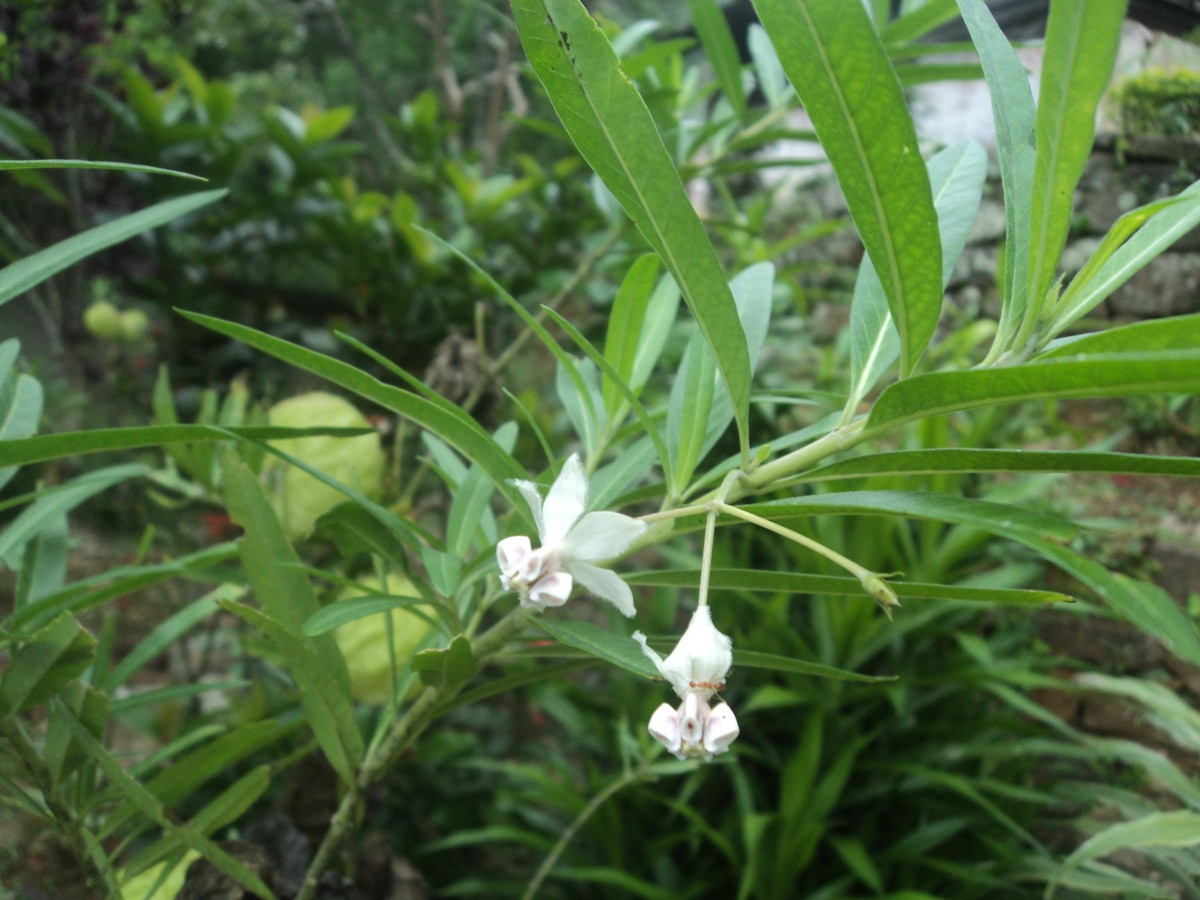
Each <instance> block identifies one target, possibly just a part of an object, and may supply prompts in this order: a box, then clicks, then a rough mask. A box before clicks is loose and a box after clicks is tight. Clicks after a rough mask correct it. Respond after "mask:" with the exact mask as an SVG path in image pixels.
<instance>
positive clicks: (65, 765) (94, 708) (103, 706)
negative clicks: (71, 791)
mask: <svg viewBox="0 0 1200 900" xmlns="http://www.w3.org/2000/svg"><path fill="white" fill-rule="evenodd" d="M58 696H59V699H60V700H62V702H63V703H64V704H66V706H67V707H68V708H69V709H70V710H71V712H73V713H74V714H75V716H76V718H78V719H79V721H80V722H81V723H83V725H84V726H85V727H86V728H87V730H88V731H90V732H91V733H92V734H93V735H95V737H96V739H97V740H100V739H102V738H103V736H104V730H105V726H106V725H107V724H108V716H109V712H110V710H111V701H110V700H109V697H108V695H107V694H105V693H104V692H103V691H101V690H99V689H98V688H95V687H93V686H92V685H90V684H84V683H83V682H81V681H74V682H71V683H70V684H68V685H67V686H66V687H65V688H64V689H63V690H62V691H61V692H60V693H59V695H58ZM44 753H45V759H46V768H47V769H49V770H50V776H51V779H52V780H53V783H54V784H56V785H57V784H60V783H61V782H62V781H63V780H64V779H65V778H68V777H69V776H70V775H71V774H73V773H74V771H75V770H76V769H77V768H78V766H79V764H80V763H82V762H83V761H84V759H85V758H86V754H85V753H84V752H83V748H81V747H80V746H79V742H78V741H76V740H74V739H73V738H72V737H71V731H70V728H69V726H68V725H67V723H66V722H65V721H63V718H62V715H61V713H59V712H58V705H57V704H51V705H50V707H49V708H48V709H47V711H46V743H45V751H44Z"/></svg>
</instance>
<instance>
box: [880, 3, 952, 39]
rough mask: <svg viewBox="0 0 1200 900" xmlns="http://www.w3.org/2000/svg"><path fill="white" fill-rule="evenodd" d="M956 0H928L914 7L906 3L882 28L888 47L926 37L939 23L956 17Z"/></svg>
mask: <svg viewBox="0 0 1200 900" xmlns="http://www.w3.org/2000/svg"><path fill="white" fill-rule="evenodd" d="M956 12H957V10H956V9H955V6H954V0H926V2H924V3H921V4H918V5H917V7H916V9H912V8H910V7H909V6H908V4H905V8H904V9H903V11H902V12H901V14H900V15H899V16H897V17H896V18H895V19H893V20H892V21H890V22H888V23H887V24H886V25H884V26H883V27H882V28H880V37H882V38H883V42H884V43H885V44H887V46H888V49H889V50H890V49H891V48H892V47H895V46H899V45H902V44H908V43H911V42H913V41H915V40H916V39H917V38H921V37H924V36H925V35H927V34H928V33H929V32H931V31H933V29H935V28H937V27H938V26H939V25H941V24H943V23H945V22H949V21H950V20H951V19H953V18H954V16H955V13H956Z"/></svg>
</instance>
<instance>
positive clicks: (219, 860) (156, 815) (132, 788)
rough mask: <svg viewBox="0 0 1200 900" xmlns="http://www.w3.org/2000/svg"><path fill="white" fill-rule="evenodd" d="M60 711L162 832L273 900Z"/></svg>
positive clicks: (67, 712)
mask: <svg viewBox="0 0 1200 900" xmlns="http://www.w3.org/2000/svg"><path fill="white" fill-rule="evenodd" d="M57 706H58V708H59V711H60V714H61V715H62V716H63V719H64V721H66V723H67V726H68V727H69V728H70V729H71V732H72V734H73V735H74V738H75V740H76V741H78V742H79V745H80V746H81V747H82V748H83V751H84V752H85V753H87V755H88V756H90V757H91V758H92V760H93V761H94V762H95V763H96V765H97V766H99V767H100V768H101V769H102V770H103V771H104V774H105V775H107V776H108V779H109V781H110V782H112V784H113V786H114V787H115V788H116V790H117V791H118V792H119V793H120V795H121V796H122V797H124V798H125V799H126V801H128V802H129V803H130V804H131V805H132V806H133V807H135V808H136V809H137V810H138V811H139V812H140V813H141V814H142V815H144V816H145V817H146V818H147V819H149V820H150V821H152V822H154V823H155V824H156V825H158V827H159V828H161V829H163V831H165V832H167V833H168V834H170V835H172V836H173V837H175V838H177V839H178V840H179V841H180V842H181V843H182V844H184V845H186V846H188V847H190V848H191V849H192V850H195V851H196V852H197V853H199V854H200V855H201V856H203V857H204V858H205V859H207V860H208V861H209V862H211V863H212V864H213V865H214V866H216V867H217V868H218V869H220V870H221V871H222V872H224V873H225V874H226V875H228V876H229V877H230V878H232V879H233V880H234V881H236V882H237V883H238V884H240V885H242V886H243V887H245V888H246V889H247V890H249V891H252V892H253V893H254V894H256V895H257V896H259V897H263V898H267V900H272V898H274V896H275V895H274V894H272V893H271V890H270V889H269V888H268V887H267V886H266V885H265V884H263V883H262V881H261V880H260V879H259V878H258V876H257V875H255V874H254V873H253V872H251V871H250V870H249V869H247V868H246V866H245V865H244V864H243V863H241V862H240V861H239V860H237V859H234V858H233V857H232V856H230V855H229V854H228V853H226V852H225V851H224V850H222V849H221V848H220V847H218V846H217V845H216V844H214V843H213V842H212V841H210V840H208V839H207V838H205V837H202V836H201V835H199V834H197V833H196V832H195V831H193V830H192V829H191V828H189V827H187V826H184V825H177V824H176V823H175V822H173V821H172V820H171V819H170V817H169V816H168V815H167V814H166V812H165V811H164V809H163V806H162V803H160V802H159V800H158V799H157V798H156V797H155V796H154V795H153V794H151V793H150V792H149V791H147V790H146V788H144V787H142V785H140V784H138V782H137V781H135V780H134V779H133V778H132V777H131V776H130V775H129V774H128V773H127V772H126V771H125V770H124V769H123V768H122V767H121V764H120V763H119V762H118V761H117V760H116V758H115V757H113V756H112V755H111V754H110V753H108V752H107V751H106V750H105V749H104V747H103V746H101V744H100V742H99V741H98V740H96V738H95V737H93V736H92V734H91V732H90V731H89V730H88V728H87V726H86V725H84V724H83V723H82V722H80V721H79V720H78V719H77V718H76V717H75V715H74V713H72V712H71V710H70V709H69V708H68V707H67V706H66V704H63V703H58V704H57Z"/></svg>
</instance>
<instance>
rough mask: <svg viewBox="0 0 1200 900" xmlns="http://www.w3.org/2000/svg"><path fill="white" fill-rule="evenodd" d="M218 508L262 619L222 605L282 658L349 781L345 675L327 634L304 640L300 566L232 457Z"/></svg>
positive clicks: (353, 761)
mask: <svg viewBox="0 0 1200 900" xmlns="http://www.w3.org/2000/svg"><path fill="white" fill-rule="evenodd" d="M220 464H221V475H222V491H223V494H224V497H225V505H226V507H227V508H228V510H229V515H230V517H231V518H232V519H233V521H234V522H236V523H237V524H239V525H241V526H242V528H243V529H245V536H244V537H243V538H242V540H241V542H240V546H239V551H240V554H241V557H242V566H243V568H244V569H245V572H246V577H247V579H248V580H249V582H250V585H251V587H252V588H253V589H254V595H255V597H256V598H257V599H258V602H259V603H260V604H261V605H262V610H263V611H262V612H261V613H260V612H258V610H255V609H251V608H249V607H245V606H242V605H241V604H238V603H234V602H231V601H229V600H226V601H224V602H223V603H222V604H221V605H222V606H223V607H224V608H225V609H230V610H233V611H235V612H237V613H238V615H240V616H242V617H243V618H244V619H246V620H247V621H248V622H250V624H251V625H254V626H255V627H256V628H258V629H259V630H261V631H262V632H263V633H264V634H265V635H266V637H267V638H268V640H270V641H271V643H272V644H274V645H275V648H276V649H277V650H278V651H279V653H280V654H281V655H282V656H283V658H284V660H285V662H286V664H287V668H288V672H289V674H290V675H291V676H292V677H293V678H294V679H295V680H296V685H297V687H298V688H299V689H300V699H301V702H302V703H303V704H304V709H305V712H306V713H307V715H308V719H309V722H310V723H311V725H312V728H313V733H314V734H315V735H316V738H317V741H318V742H319V743H320V744H321V749H322V750H323V751H324V752H325V755H326V757H327V758H328V759H329V762H330V763H331V764H332V765H333V767H334V768H335V769H336V770H337V771H338V773H339V774H340V775H341V776H342V777H343V778H344V779H346V781H347V782H352V781H353V780H354V778H355V776H356V773H357V767H358V761H359V759H360V758H361V756H362V752H363V744H362V735H361V734H360V733H359V730H358V726H357V724H356V723H355V721H354V705H353V700H352V699H351V690H350V673H349V670H348V669H347V668H346V662H345V660H344V659H343V658H342V653H341V651H340V650H339V649H338V645H337V642H336V641H334V639H333V636H332V635H321V636H319V637H316V638H306V637H305V636H304V624H305V622H306V621H307V620H308V619H309V618H310V617H311V616H312V615H313V614H314V613H316V612H317V610H319V609H320V606H319V605H318V603H317V599H316V597H315V596H314V594H313V590H312V586H311V585H310V584H309V583H308V579H307V578H305V577H304V575H303V574H302V573H301V572H300V571H298V570H297V569H296V568H295V566H296V565H298V563H299V559H298V558H297V557H296V552H295V551H294V550H293V549H292V547H291V545H290V544H289V543H288V540H287V537H286V535H285V534H284V531H283V526H282V525H281V524H280V522H279V519H278V517H277V516H276V515H275V512H274V510H273V509H272V508H271V504H270V502H269V501H268V500H267V498H266V495H265V494H264V493H263V489H262V487H261V485H259V483H258V479H257V478H255V476H254V474H253V473H252V472H251V471H250V470H249V468H248V467H247V466H246V465H245V464H244V463H243V462H242V461H241V460H240V459H238V457H237V455H236V454H235V453H234V452H233V451H232V450H228V449H227V450H226V451H225V452H224V453H222V455H221V458H220Z"/></svg>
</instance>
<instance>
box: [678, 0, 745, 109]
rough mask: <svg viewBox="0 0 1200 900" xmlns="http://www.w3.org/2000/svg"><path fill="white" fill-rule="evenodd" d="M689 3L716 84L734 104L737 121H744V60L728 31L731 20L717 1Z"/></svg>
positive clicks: (693, 21) (689, 1)
mask: <svg viewBox="0 0 1200 900" xmlns="http://www.w3.org/2000/svg"><path fill="white" fill-rule="evenodd" d="M688 6H690V7H691V10H692V24H693V25H695V27H696V34H697V35H699V37H700V43H701V44H703V45H704V52H705V53H706V54H707V55H708V61H709V62H710V63H712V67H713V70H714V72H715V73H716V76H717V84H719V85H720V86H721V90H722V92H724V94H725V98H726V99H727V100H728V101H729V105H730V106H732V107H733V112H734V115H736V116H737V119H738V121H739V122H742V121H745V119H746V93H745V91H744V90H743V89H742V62H741V60H740V59H739V58H738V51H737V45H736V44H734V42H733V35H732V34H731V33H730V31H729V23H728V22H726V21H725V13H723V12H722V11H721V7H720V5H718V3H717V0H688Z"/></svg>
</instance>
